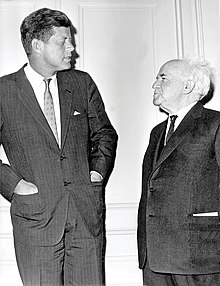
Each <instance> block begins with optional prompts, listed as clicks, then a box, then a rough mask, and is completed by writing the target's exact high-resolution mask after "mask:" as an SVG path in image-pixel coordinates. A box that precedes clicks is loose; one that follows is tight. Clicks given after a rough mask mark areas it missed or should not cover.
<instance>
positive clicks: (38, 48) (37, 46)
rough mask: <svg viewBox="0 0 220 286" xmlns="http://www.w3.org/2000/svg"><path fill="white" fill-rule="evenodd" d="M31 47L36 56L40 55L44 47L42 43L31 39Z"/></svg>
mask: <svg viewBox="0 0 220 286" xmlns="http://www.w3.org/2000/svg"><path fill="white" fill-rule="evenodd" d="M31 45H32V49H33V51H35V53H37V54H41V53H42V50H43V47H44V43H43V41H41V40H38V39H33V40H32V42H31Z"/></svg>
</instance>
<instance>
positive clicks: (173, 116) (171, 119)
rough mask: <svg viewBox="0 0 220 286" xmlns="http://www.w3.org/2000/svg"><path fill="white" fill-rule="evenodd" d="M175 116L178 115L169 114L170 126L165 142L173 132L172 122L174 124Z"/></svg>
mask: <svg viewBox="0 0 220 286" xmlns="http://www.w3.org/2000/svg"><path fill="white" fill-rule="evenodd" d="M177 117H178V116H177V115H171V116H170V127H169V130H168V132H167V137H166V143H167V142H168V140H169V139H170V137H171V135H172V134H173V132H174V124H175V121H176V119H177Z"/></svg>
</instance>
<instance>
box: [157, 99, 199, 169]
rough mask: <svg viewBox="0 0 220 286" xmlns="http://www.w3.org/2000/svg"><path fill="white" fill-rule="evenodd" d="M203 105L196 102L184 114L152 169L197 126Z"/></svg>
mask: <svg viewBox="0 0 220 286" xmlns="http://www.w3.org/2000/svg"><path fill="white" fill-rule="evenodd" d="M202 109H203V106H202V104H201V103H200V102H198V103H197V104H196V105H194V107H193V108H192V109H191V110H190V111H189V112H188V113H187V114H186V116H185V118H184V119H183V120H182V121H181V123H180V125H179V126H178V127H177V129H176V130H175V132H174V133H173V135H172V136H171V138H170V140H169V141H168V143H167V145H166V146H164V148H163V150H162V152H161V154H160V157H159V159H158V161H157V162H156V164H155V166H154V171H155V170H156V169H157V168H158V167H159V166H160V165H161V164H162V163H163V162H164V161H165V160H166V159H167V158H168V157H169V156H170V154H171V153H172V152H173V151H174V150H175V149H176V148H177V147H178V146H179V145H180V144H181V143H182V141H183V140H185V138H186V137H187V135H188V134H189V133H190V132H191V131H192V130H193V129H194V128H195V127H196V126H197V119H198V118H199V117H200V116H201V113H202Z"/></svg>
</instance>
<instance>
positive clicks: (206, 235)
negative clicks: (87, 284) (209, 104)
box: [138, 102, 220, 274]
mask: <svg viewBox="0 0 220 286" xmlns="http://www.w3.org/2000/svg"><path fill="white" fill-rule="evenodd" d="M166 124H167V122H166V121H164V122H162V123H161V124H159V125H157V126H156V127H155V128H154V129H153V130H152V132H151V136H150V142H149V146H148V148H147V151H146V154H145V157H144V161H143V184H142V186H143V188H142V195H141V200H140V205H139V213H138V251H139V266H140V268H143V267H144V265H145V263H146V259H148V261H149V265H150V268H151V270H153V271H156V272H164V273H175V274H205V273H215V272H220V220H219V217H218V216H217V217H214V216H213V217H201V216H193V214H196V213H206V212H214V211H215V212H216V211H217V212H219V211H220V189H219V183H220V170H219V168H220V112H217V111H214V110H209V109H205V108H204V107H203V105H202V104H201V103H200V102H198V103H197V104H196V105H195V106H194V107H193V108H192V109H191V110H190V111H189V112H188V114H187V115H186V116H185V118H184V119H183V120H182V122H181V123H180V125H179V126H178V127H177V129H176V131H175V132H174V133H173V135H172V137H171V139H170V140H169V141H168V143H167V145H166V146H165V147H164V149H163V151H162V153H161V155H160V157H159V159H158V160H156V158H157V157H158V154H157V153H158V149H159V145H160V140H161V137H162V134H163V132H164V130H165V128H166Z"/></svg>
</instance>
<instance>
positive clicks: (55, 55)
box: [42, 27, 74, 74]
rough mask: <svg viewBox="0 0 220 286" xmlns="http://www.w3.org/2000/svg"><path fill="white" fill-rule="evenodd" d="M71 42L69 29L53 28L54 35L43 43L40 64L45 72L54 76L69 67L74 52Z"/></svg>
mask: <svg viewBox="0 0 220 286" xmlns="http://www.w3.org/2000/svg"><path fill="white" fill-rule="evenodd" d="M71 40H72V39H71V33H70V28H66V27H54V34H53V35H52V36H51V37H50V39H49V40H48V41H47V42H46V43H43V49H42V62H43V65H44V69H45V70H47V71H48V72H49V73H51V74H54V73H55V72H57V71H59V70H65V69H69V68H70V67H71V53H72V51H73V50H74V47H73V45H72V42H71Z"/></svg>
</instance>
